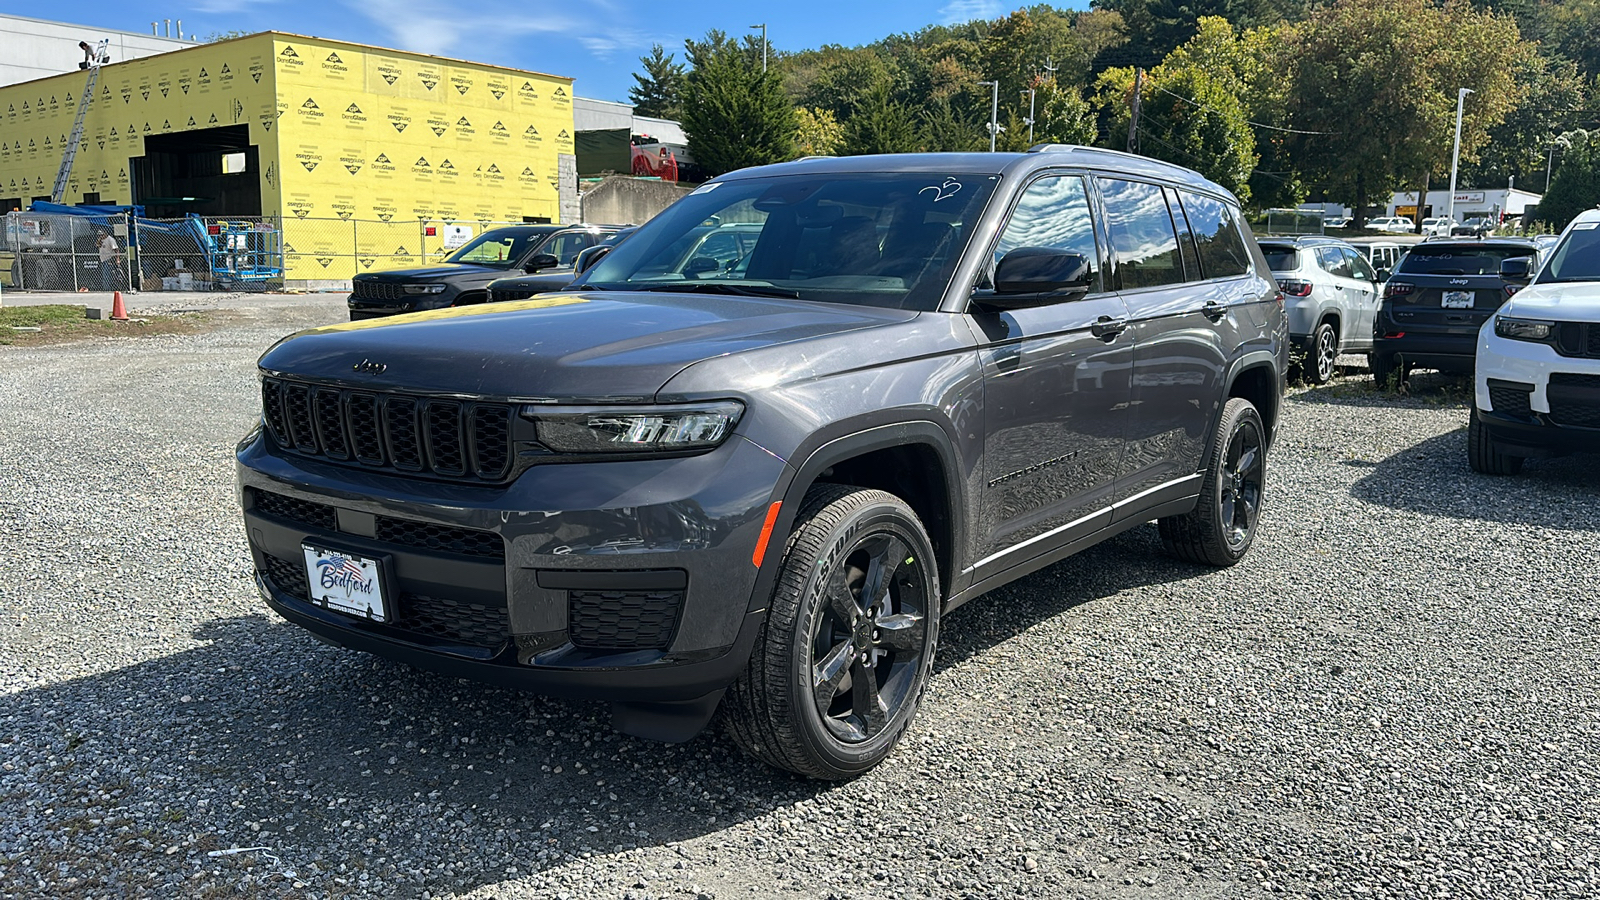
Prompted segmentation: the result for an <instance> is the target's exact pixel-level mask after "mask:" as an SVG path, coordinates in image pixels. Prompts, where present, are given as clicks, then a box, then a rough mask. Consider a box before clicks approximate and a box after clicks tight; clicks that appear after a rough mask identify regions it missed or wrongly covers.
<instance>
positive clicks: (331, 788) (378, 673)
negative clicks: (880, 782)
mask: <svg viewBox="0 0 1600 900" xmlns="http://www.w3.org/2000/svg"><path fill="white" fill-rule="evenodd" d="M1199 571H1200V570H1198V569H1196V568H1195V567H1193V566H1188V565H1185V564H1182V563H1178V562H1175V561H1173V560H1171V559H1169V558H1166V557H1163V556H1161V555H1160V550H1159V541H1158V540H1157V538H1156V537H1155V532H1154V529H1153V528H1152V527H1144V528H1140V529H1136V530H1134V531H1132V532H1129V533H1128V534H1125V535H1122V536H1120V537H1118V538H1116V539H1114V540H1112V541H1110V542H1107V543H1106V544H1103V545H1101V546H1099V547H1096V548H1093V549H1091V550H1089V551H1086V552H1084V553H1082V554H1080V555H1078V556H1076V557H1073V558H1072V559H1069V560H1066V561H1064V562H1062V563H1059V564H1057V565H1055V566H1052V567H1050V568H1048V569H1045V570H1043V571H1041V572H1039V573H1036V574H1034V575H1033V576H1030V577H1028V578H1026V579H1023V580H1022V581H1020V582H1018V583H1015V584H1013V585H1011V586H1008V587H1006V588H1004V589H1002V590H998V591H995V592H993V593H992V594H989V595H988V596H985V597H982V598H979V599H978V600H975V601H973V602H972V603H969V604H967V605H966V606H965V607H963V608H962V609H960V610H957V611H956V612H955V613H953V614H951V616H950V618H949V619H948V620H947V622H946V626H945V629H944V635H945V637H946V640H945V645H944V647H942V648H941V661H940V665H941V667H948V666H951V665H955V664H957V663H959V662H960V661H962V660H964V659H967V658H969V657H971V656H973V655H974V654H979V653H982V652H984V651H985V650H986V649H988V648H990V647H992V646H994V645H995V644H997V643H998V642H1000V641H1003V640H1005V639H1006V638H1008V637H1010V636H1012V635H1015V634H1017V633H1019V632H1021V631H1023V630H1024V629H1026V628H1028V627H1030V626H1032V625H1034V624H1037V623H1039V622H1041V621H1044V620H1046V619H1048V618H1050V617H1052V616H1056V615H1059V614H1061V613H1063V612H1065V611H1067V610H1070V609H1072V608H1073V607H1075V606H1078V605H1079V604H1082V603H1086V602H1089V601H1091V600H1096V599H1101V598H1105V597H1109V596H1111V595H1114V594H1116V593H1117V592H1119V591H1123V590H1126V589H1129V588H1134V587H1139V586H1143V585H1148V584H1152V583H1157V582H1162V581H1170V580H1174V579H1179V578H1184V577H1187V576H1191V575H1194V574H1197V573H1198V572H1199ZM195 637H196V638H197V639H199V640H202V641H206V642H208V643H207V644H206V645H205V646H201V647H198V648H195V649H191V650H187V651H184V652H180V653H175V654H172V655H170V656H165V657H162V658H160V659H155V660H151V661H149V662H145V663H142V664H138V665H133V666H129V667H127V668H123V669H118V670H115V671H112V672H108V673H105V674H102V675H96V676H90V677H86V678H81V679H78V680H75V681H68V682H63V683H60V684H53V685H50V686H47V687H42V688H36V689H32V690H25V691H20V692H17V693H13V694H9V695H5V696H3V697H0V758H3V759H4V760H5V762H6V767H5V771H0V818H5V819H9V820H11V821H13V822H14V823H16V833H19V834H25V835H29V836H30V840H32V841H33V842H34V843H33V845H32V847H31V848H28V849H24V848H22V847H13V848H9V850H10V851H11V852H16V853H19V854H22V855H19V856H15V857H13V861H14V862H20V861H21V860H22V859H24V858H28V859H31V860H32V863H31V864H30V865H29V866H25V867H23V868H20V869H16V870H13V871H12V872H11V873H10V874H9V875H7V874H6V872H5V869H6V867H5V866H0V893H4V889H5V888H7V887H11V888H17V889H24V893H26V892H27V890H26V889H31V887H32V886H34V885H35V884H36V882H35V880H34V879H37V878H38V877H40V876H41V875H43V876H44V877H46V878H59V877H60V876H59V874H58V872H57V871H56V867H57V865H58V864H66V865H67V866H68V869H70V871H72V872H73V873H74V875H75V877H79V878H80V881H79V882H78V883H77V885H76V887H77V888H78V889H81V890H86V891H89V892H90V893H93V892H95V891H96V890H102V889H103V890H105V891H109V892H112V893H118V892H120V893H131V894H135V895H168V896H177V895H181V894H184V893H187V892H189V889H190V888H192V887H195V886H197V885H199V884H200V883H201V882H197V881H192V880H189V879H191V878H192V877H194V876H195V873H196V872H202V873H203V878H204V880H207V881H209V880H210V879H212V878H213V877H214V876H213V875H212V874H211V872H212V870H213V869H218V870H220V876H216V877H220V878H221V879H222V881H221V882H220V883H221V884H222V885H226V884H228V883H229V879H230V878H231V879H237V878H239V877H240V875H241V873H242V872H243V871H244V870H243V866H244V865H245V860H244V859H243V858H235V857H223V858H220V859H214V858H209V857H206V856H205V851H208V850H212V849H221V848H228V847H252V846H264V847H267V848H270V850H271V852H272V853H273V854H274V855H275V856H277V857H278V858H279V859H281V860H282V864H283V866H284V867H292V868H294V869H295V870H296V872H297V877H299V878H300V879H302V880H304V881H306V882H308V883H309V884H310V886H311V887H312V888H314V889H320V890H330V889H332V890H333V891H334V893H340V889H338V888H337V885H338V882H333V881H332V879H334V878H345V879H346V881H345V882H344V883H345V884H348V885H349V886H350V888H357V886H358V882H356V881H354V880H353V879H357V878H358V876H360V875H361V874H362V873H367V874H369V875H370V876H371V877H372V878H375V879H377V878H381V879H382V880H383V882H384V888H383V889H382V890H381V891H360V890H357V891H356V892H357V893H361V894H368V893H372V894H376V895H380V896H381V895H388V896H407V895H409V896H416V895H418V894H420V892H422V891H424V890H428V891H433V892H438V891H441V890H444V891H460V890H469V889H472V888H474V887H478V886H481V885H486V884H495V883H498V882H499V881H500V879H501V878H502V877H511V876H508V875H502V873H505V872H506V869H507V868H508V867H512V866H515V867H516V869H517V872H518V873H520V874H519V875H518V876H516V877H524V876H526V875H527V874H529V873H537V872H540V871H543V870H545V869H547V868H550V867H552V866H556V865H562V864H565V863H567V862H569V861H570V860H571V859H572V858H573V857H581V856H582V855H583V854H584V853H586V852H590V851H593V852H597V853H598V852H605V853H610V852H615V851H616V850H617V849H618V848H619V847H627V846H634V845H637V846H656V845H661V844H666V843H668V842H675V841H682V840H686V839H689V838H695V837H698V836H701V835H705V834H709V833H714V832H716V831H718V830H721V829H723V828H726V827H728V826H730V825H733V824H736V823H738V822H742V821H746V820H748V819H750V818H753V817H755V816H759V815H762V814H764V813H767V812H770V811H772V810H774V809H780V808H786V807H790V806H793V805H794V804H796V803H800V802H802V801H804V800H806V799H808V798H812V797H816V796H818V795H821V794H824V793H826V792H830V791H851V790H861V788H859V787H852V786H851V785H842V786H840V785H832V784H822V783H817V782H810V781H805V780H803V779H799V778H796V777H792V776H790V775H787V774H784V773H780V772H777V771H774V770H772V769H769V768H767V767H765V766H763V765H761V764H758V763H755V762H753V761H751V760H750V759H749V758H747V757H745V756H744V755H743V754H742V753H741V752H740V751H739V750H738V749H737V748H736V747H735V746H734V745H733V744H732V743H731V742H730V741H729V740H728V739H727V738H726V737H724V736H723V735H721V734H720V733H719V732H717V731H715V730H708V731H707V732H706V733H704V734H702V735H700V736H699V737H697V738H695V739H694V740H693V741H691V742H689V743H687V744H682V745H676V746H674V745H665V744H657V743H652V742H648V741H641V740H637V739H634V738H629V737H626V736H623V735H619V734H616V733H615V732H613V731H612V730H611V729H610V727H609V718H608V714H607V709H606V707H605V706H604V705H603V704H599V703H582V702H563V701H557V700H551V699H547V698H541V697H537V696H533V695H530V694H525V693H521V692H517V691H512V690H507V689H501V688H495V687H492V686H487V685H482V684H478V683H475V682H468V681H464V680H458V679H452V678H446V677H443V676H438V675H434V674H431V673H426V672H421V671H418V670H415V669H411V668H409V667H407V666H404V665H400V664H397V663H390V662H387V661H384V660H380V659H377V658H375V657H371V656H367V655H364V654H360V653H355V652H350V651H345V650H337V649H333V648H328V647H324V646H322V645H321V644H318V643H317V642H316V641H315V640H314V639H313V638H312V637H311V636H310V635H308V634H306V633H305V632H303V631H301V630H299V629H297V628H295V627H293V626H290V625H287V624H285V623H282V622H280V621H278V620H276V619H273V618H268V617H267V616H244V617H238V618H228V619H220V620H216V621H213V622H210V623H207V624H206V625H205V626H203V627H202V628H200V629H198V630H197V631H196V633H195ZM936 712H937V711H934V710H926V711H925V714H930V713H936ZM24 774H25V779H24V778H23V776H24ZM8 776H9V777H8ZM24 785H25V786H24ZM24 797H27V798H29V801H30V802H24V800H23V798H24ZM169 848H170V849H169ZM6 850H8V848H7V847H5V846H0V851H6ZM6 855H9V853H8V854H6ZM3 859H4V855H0V860H3ZM33 866H37V868H36V869H34V872H33V874H32V876H31V877H30V876H29V874H28V872H27V871H26V869H28V868H32V867H33ZM62 871H66V870H62ZM256 871H257V872H260V871H261V870H260V869H257V870H256ZM17 878H21V879H22V880H20V881H17V880H14V879H17ZM8 880H11V881H10V883H9V884H8V883H7V882H8ZM362 886H364V885H362ZM174 892H176V893H174Z"/></svg>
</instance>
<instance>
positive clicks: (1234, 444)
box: [1157, 397, 1267, 566]
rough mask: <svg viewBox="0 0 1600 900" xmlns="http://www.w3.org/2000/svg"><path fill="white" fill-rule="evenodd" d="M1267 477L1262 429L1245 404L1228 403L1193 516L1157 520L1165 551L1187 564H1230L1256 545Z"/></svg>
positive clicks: (1256, 415) (1255, 414)
mask: <svg viewBox="0 0 1600 900" xmlns="http://www.w3.org/2000/svg"><path fill="white" fill-rule="evenodd" d="M1266 479H1267V431H1266V428H1265V427H1264V426H1263V425H1262V423H1261V414H1260V413H1258V412H1257V411H1256V408H1255V406H1253V405H1252V404H1251V403H1250V401H1248V400H1245V399H1243V398H1240V397H1234V398H1232V399H1230V400H1229V401H1228V403H1227V405H1226V406H1224V407H1223V409H1222V416H1221V420H1220V421H1219V422H1218V423H1217V431H1216V434H1215V435H1214V436H1213V439H1212V444H1211V450H1210V462H1209V464H1208V465H1207V466H1206V471H1205V477H1204V478H1203V479H1202V480H1201V482H1200V500H1199V502H1198V503H1197V504H1196V505H1195V508H1194V510H1193V511H1192V512H1189V513H1186V514H1184V515H1181V516H1169V517H1167V518H1165V519H1161V520H1159V521H1158V523H1157V524H1158V527H1159V528H1160V532H1161V539H1162V542H1163V543H1164V544H1165V545H1166V547H1167V550H1168V552H1170V553H1172V554H1173V555H1174V556H1177V557H1180V558H1182V559H1186V560H1188V561H1190V562H1195V563H1203V564H1206V565H1212V566H1231V565H1233V564H1234V563H1236V562H1238V561H1239V560H1241V559H1243V558H1244V555H1245V553H1247V552H1248V551H1249V550H1250V545H1251V544H1252V543H1253V542H1254V541H1255V535H1256V526H1257V524H1258V522H1259V521H1260V517H1261V506H1262V500H1263V497H1264V495H1265V490H1266Z"/></svg>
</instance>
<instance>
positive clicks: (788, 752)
mask: <svg viewBox="0 0 1600 900" xmlns="http://www.w3.org/2000/svg"><path fill="white" fill-rule="evenodd" d="M941 598H942V594H941V593H940V587H939V568H938V565H937V564H936V561H935V557H934V552H933V546H932V542H931V541H930V540H929V539H928V535H927V532H926V531H925V530H924V529H923V527H922V523H921V522H920V521H919V520H918V519H917V516H916V514H915V513H914V512H913V511H912V510H911V508H910V507H909V506H907V505H906V503H905V502H904V501H903V500H901V499H900V498H899V497H896V496H894V495H892V494H888V493H885V492H883V491H874V490H860V489H856V488H852V487H846V486H842V485H818V486H816V487H813V488H812V489H811V490H810V491H808V492H807V493H806V499H805V503H804V505H803V507H802V508H801V511H800V513H799V515H798V516H797V518H796V521H795V526H794V531H793V532H792V534H791V535H790V538H789V541H788V544H787V546H786V547H785V548H784V554H783V561H782V565H781V567H780V569H779V571H778V575H777V584H776V586H775V587H774V589H773V596H772V603H771V606H770V607H769V609H768V611H767V617H766V621H765V622H764V623H763V625H762V630H761V634H760V636H759V637H758V638H757V639H756V646H755V649H754V651H753V652H752V653H751V656H750V664H749V666H748V667H747V668H746V670H745V672H744V673H743V674H742V675H740V677H739V679H738V680H737V681H735V682H734V683H733V684H732V685H731V686H730V687H729V688H728V692H727V694H726V696H725V697H724V700H723V706H722V710H723V720H724V723H725V724H726V726H727V731H728V734H729V735H730V736H731V737H732V738H733V739H734V741H735V742H736V743H738V744H739V745H740V747H742V748H743V749H744V750H745V751H746V752H748V753H750V754H751V755H752V756H755V757H756V758H758V759H761V760H763V761H765V762H767V763H769V764H771V765H773V766H777V767H779V768H782V769H788V770H789V771H791V772H796V773H799V774H801V775H808V776H810V777H812V778H825V779H844V778H853V777H855V776H857V775H860V774H861V773H863V772H866V771H867V770H869V769H871V768H872V767H873V766H875V765H877V764H878V763H879V762H881V761H882V760H883V759H884V758H885V757H886V756H888V755H889V752H890V751H891V750H892V749H893V748H894V745H895V743H896V742H897V741H899V739H900V736H901V735H902V734H903V733H904V732H905V730H906V728H907V727H908V726H909V725H910V723H911V719H912V717H913V716H914V715H915V713H916V708H917V704H918V702H919V701H920V700H921V697H922V691H923V688H924V687H925V686H926V685H927V681H928V676H929V672H930V671H931V668H932V664H933V655H934V648H935V647H936V646H937V643H938V632H939V604H940V602H941Z"/></svg>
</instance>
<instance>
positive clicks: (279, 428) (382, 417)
mask: <svg viewBox="0 0 1600 900" xmlns="http://www.w3.org/2000/svg"><path fill="white" fill-rule="evenodd" d="M261 411H262V418H263V419H264V420H265V421H266V424H267V430H268V431H269V432H271V434H272V437H273V439H274V440H276V441H277V442H278V446H280V447H282V448H284V449H285V450H292V451H294V452H296V453H300V454H304V455H306V456H320V457H323V458H325V459H329V460H333V461H336V462H345V463H354V464H358V465H361V466H366V467H371V468H375V469H391V470H396V471H400V472H410V473H416V474H421V475H429V476H439V477H445V478H470V479H477V480H481V481H502V480H504V479H505V477H506V476H507V474H509V471H510V468H511V406H510V405H508V404H504V403H463V402H462V401H459V400H439V399H431V398H427V397H414V396H410V395H407V394H389V393H376V392H368V391H351V390H343V389H339V388H329V387H317V386H313V385H308V384H301V383H299V382H295V381H285V380H283V379H280V378H263V379H262V380H261Z"/></svg>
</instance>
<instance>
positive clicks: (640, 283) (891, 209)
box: [584, 172, 998, 310]
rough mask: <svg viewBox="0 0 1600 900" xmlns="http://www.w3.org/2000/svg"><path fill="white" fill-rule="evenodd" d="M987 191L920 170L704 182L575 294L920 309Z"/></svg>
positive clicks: (929, 304)
mask: <svg viewBox="0 0 1600 900" xmlns="http://www.w3.org/2000/svg"><path fill="white" fill-rule="evenodd" d="M997 183H998V177H997V176H994V175H975V174H964V173H952V174H948V175H947V174H944V173H927V172H917V173H892V174H885V173H855V174H812V175H789V176H773V177H767V178H753V179H749V180H744V179H739V180H734V181H728V182H711V183H709V184H706V185H703V186H702V187H701V188H700V189H699V190H697V191H696V192H695V193H693V194H691V195H690V196H688V197H686V198H684V199H683V200H681V201H679V202H678V203H676V204H674V205H673V206H672V207H671V208H669V209H668V210H667V211H666V212H664V213H662V214H661V215H659V216H657V217H656V218H655V219H653V220H651V222H650V223H649V224H647V225H645V226H644V227H642V228H640V229H639V232H638V233H637V234H635V235H634V236H633V237H631V238H629V239H628V240H627V241H625V242H624V243H622V244H620V245H619V246H618V247H617V249H616V250H614V251H612V252H611V253H610V254H609V255H607V256H606V257H605V258H604V259H602V260H601V261H600V262H599V263H597V264H596V265H595V267H594V268H593V269H592V270H590V271H589V273H588V274H587V275H586V276H585V278H584V286H585V287H588V288H598V289H605V290H645V291H648V290H670V291H685V290H690V291H693V290H705V291H708V292H716V293H725V294H741V293H748V294H752V295H756V296H785V297H798V298H799V299H803V300H817V301H823V302H830V303H855V304H860V305H865V306H884V307H898V308H902V309H919V310H930V309H934V308H935V307H936V306H937V305H938V303H939V299H940V297H942V296H943V294H944V291H945V288H946V287H948V285H949V283H950V278H951V276H952V275H953V273H954V271H955V266H956V263H957V262H958V261H959V260H960V257H961V253H962V250H963V249H964V248H965V247H966V244H967V242H968V240H969V239H970V235H971V230H972V225H973V223H974V221H975V220H976V219H977V217H978V215H979V213H980V212H982V210H983V207H984V204H985V203H986V202H987V201H988V199H989V197H990V195H991V194H993V192H994V187H995V185H996V184H997Z"/></svg>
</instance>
